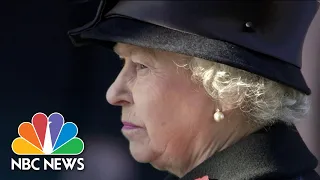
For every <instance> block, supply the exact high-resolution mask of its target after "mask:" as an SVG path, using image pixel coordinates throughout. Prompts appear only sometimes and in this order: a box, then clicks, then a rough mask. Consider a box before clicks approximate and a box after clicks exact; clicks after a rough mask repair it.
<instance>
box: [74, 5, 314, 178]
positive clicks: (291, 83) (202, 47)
mask: <svg viewBox="0 0 320 180" xmlns="http://www.w3.org/2000/svg"><path fill="white" fill-rule="evenodd" d="M316 10H317V2H316V1H303V0H301V1H295V2H292V1H281V2H280V1H267V2H266V1H255V2H253V1H249V2H248V1H247V2H237V1H179V2H177V1H120V2H118V3H117V4H108V3H106V1H102V3H101V5H100V7H99V11H98V14H97V16H96V18H95V20H94V21H93V22H91V23H89V24H87V25H85V26H84V27H82V28H79V29H75V30H73V31H70V36H71V38H72V40H73V41H74V43H75V44H78V45H81V44H83V43H87V42H89V43H95V44H100V45H103V46H106V47H108V48H113V50H114V52H115V53H116V54H117V55H118V56H119V58H120V59H121V60H122V61H123V63H124V66H123V68H122V70H121V72H120V73H119V75H118V77H117V78H116V80H115V81H114V83H113V84H112V86H111V87H110V88H109V90H108V92H107V100H108V102H109V103H110V104H112V105H115V106H120V107H121V108H122V116H121V121H122V123H123V128H122V133H123V134H124V136H125V137H126V138H127V139H128V140H129V143H130V152H131V154H132V156H133V157H134V158H135V159H136V160H137V161H138V162H142V163H150V164H151V165H152V166H153V167H155V168H157V169H159V170H163V171H167V172H169V173H170V175H169V176H168V177H167V179H168V180H171V179H172V180H174V179H182V180H195V179H201V180H209V179H219V180H249V179H250V180H251V179H252V180H253V179H254V180H266V179H268V180H271V179H274V180H275V179H278V180H317V179H319V176H318V175H317V174H316V173H315V171H314V170H313V169H314V168H315V167H316V166H317V160H316V159H315V158H314V156H313V155H312V154H311V153H310V152H309V150H308V148H307V147H306V146H305V144H304V143H303V141H302V139H301V137H300V136H299V133H298V131H297V130H296V128H295V126H294V123H295V122H298V121H299V120H301V119H302V118H303V116H304V115H305V114H306V113H307V110H308V105H309V103H308V98H307V97H308V95H309V94H310V90H309V88H308V86H307V85H306V83H305V80H304V78H303V76H302V74H301V72H300V68H301V48H302V43H303V39H304V36H305V34H306V32H307V29H308V26H309V24H310V23H311V21H312V19H313V16H314V15H315V12H316ZM150 179H152V178H150Z"/></svg>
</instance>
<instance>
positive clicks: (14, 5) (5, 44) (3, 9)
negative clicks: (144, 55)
mask: <svg viewBox="0 0 320 180" xmlns="http://www.w3.org/2000/svg"><path fill="white" fill-rule="evenodd" d="M98 4H99V0H24V1H22V0H20V1H18V0H2V1H1V2H0V73H1V74H0V78H1V81H0V82H1V86H0V101H1V103H0V118H1V122H2V125H1V131H0V132H1V135H2V134H3V136H1V137H2V138H1V145H0V151H1V161H0V167H1V168H0V170H1V175H0V179H1V180H9V179H10V180H20V179H21V180H22V179H27V180H29V179H30V180H31V179H32V180H73V179H77V180H150V179H152V180H161V179H163V178H164V176H165V173H162V172H159V171H157V170H155V169H153V168H152V167H151V166H150V165H148V164H139V163H136V162H135V161H134V160H133V159H132V157H131V156H130V154H129V150H128V143H127V141H126V140H125V138H124V137H123V136H122V135H121V133H120V129H121V123H120V108H115V107H112V106H111V105H109V104H108V103H107V101H106V99H105V94H106V90H107V89H108V87H109V86H110V85H111V83H112V82H113V80H114V79H115V77H116V75H117V74H118V72H119V71H120V68H121V65H120V62H118V61H113V59H115V55H114V54H113V53H112V52H110V51H108V50H106V49H104V48H101V47H82V48H75V47H74V46H73V45H72V44H71V42H70V40H69V39H68V36H67V31H68V30H70V29H73V28H75V27H79V26H81V25H83V24H85V23H87V22H88V21H91V20H92V19H93V18H94V16H95V13H96V9H97V6H98ZM319 32H320V14H319V13H318V15H317V17H316V20H315V21H314V23H313V24H312V26H311V29H310V33H309V34H308V36H307V42H306V44H305V50H304V53H303V56H304V58H305V61H304V65H303V71H304V74H305V76H306V78H307V81H308V84H309V86H310V87H311V88H312V91H313V94H312V97H313V98H312V99H313V105H312V108H311V113H310V115H309V116H308V118H307V119H306V121H304V122H302V123H300V124H298V128H299V131H300V132H301V134H302V136H303V138H304V140H305V142H306V143H307V145H308V147H309V148H310V150H311V151H312V152H313V153H314V154H315V155H316V156H317V157H318V159H320V143H319V142H320V140H319V137H320V132H319V129H320V119H319V116H320V112H319V107H320V80H319V74H318V71H319V70H318V69H319V68H320V61H319V60H318V59H319V58H320V35H319ZM292 38H294V37H292ZM37 112H43V113H46V114H47V115H49V114H51V113H52V112H60V113H61V114H63V115H64V117H65V120H66V121H71V122H75V123H76V124H77V125H78V127H79V134H78V137H80V138H82V139H83V140H84V142H85V151H84V153H83V154H82V155H81V157H83V158H85V171H82V172H76V171H70V172H53V171H38V172H34V171H33V172H32V171H29V172H19V171H11V170H10V158H11V157H16V156H15V155H14V153H13V152H12V150H11V143H12V140H13V139H15V138H16V137H18V134H17V128H18V126H19V124H20V123H21V122H24V121H29V122H30V120H31V118H32V116H33V115H34V114H35V113H37ZM318 172H320V169H319V168H318Z"/></svg>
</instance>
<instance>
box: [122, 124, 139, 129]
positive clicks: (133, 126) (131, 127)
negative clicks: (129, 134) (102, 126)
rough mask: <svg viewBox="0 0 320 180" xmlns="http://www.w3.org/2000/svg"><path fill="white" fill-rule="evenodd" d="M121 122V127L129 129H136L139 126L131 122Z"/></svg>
mask: <svg viewBox="0 0 320 180" xmlns="http://www.w3.org/2000/svg"><path fill="white" fill-rule="evenodd" d="M122 123H123V127H122V129H127V130H130V129H137V128H141V127H140V126H137V125H135V124H132V123H129V122H122Z"/></svg>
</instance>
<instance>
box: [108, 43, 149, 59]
mask: <svg viewBox="0 0 320 180" xmlns="http://www.w3.org/2000/svg"><path fill="white" fill-rule="evenodd" d="M113 51H114V52H115V53H117V54H118V55H120V56H130V55H132V54H134V53H148V54H150V53H152V52H153V50H152V49H147V48H143V47H139V46H134V45H130V44H124V43H117V44H116V45H115V46H114V48H113Z"/></svg>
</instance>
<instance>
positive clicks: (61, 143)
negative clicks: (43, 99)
mask: <svg viewBox="0 0 320 180" xmlns="http://www.w3.org/2000/svg"><path fill="white" fill-rule="evenodd" d="M18 134H19V136H20V137H18V138H16V139H14V140H13V142H12V145H11V148H12V151H13V152H14V153H15V154H17V155H36V156H37V155H65V156H66V155H79V154H81V153H82V151H83V150H84V143H83V141H82V140H81V139H80V138H78V137H76V136H77V134H78V127H77V125H76V124H75V123H73V122H65V120H64V117H63V116H62V114H60V113H58V112H55V113H52V114H50V115H49V116H48V117H47V116H46V115H45V114H44V113H41V112H39V113H36V114H35V115H33V117H32V120H31V123H30V122H23V123H21V124H20V125H19V127H18ZM37 161H40V158H34V159H33V160H30V159H29V158H19V159H18V161H16V160H14V159H11V169H12V170H14V167H15V166H16V167H18V169H20V170H21V169H22V170H29V169H31V168H32V169H34V170H40V167H36V165H35V164H36V162H37ZM43 161H44V162H43V164H44V166H43V167H44V170H46V169H48V167H51V169H54V170H60V169H61V167H57V165H56V164H58V165H59V164H63V165H64V166H65V168H66V169H68V168H69V166H70V168H71V169H72V168H73V166H74V165H75V163H76V162H77V163H78V164H79V165H80V166H83V167H82V168H80V169H81V170H82V169H83V168H84V164H83V162H82V161H83V158H51V161H48V160H47V159H45V158H44V160H43ZM61 161H62V162H61ZM78 169H79V168H78Z"/></svg>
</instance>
